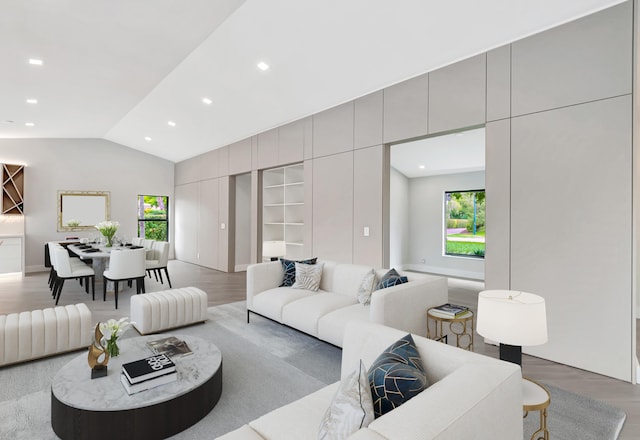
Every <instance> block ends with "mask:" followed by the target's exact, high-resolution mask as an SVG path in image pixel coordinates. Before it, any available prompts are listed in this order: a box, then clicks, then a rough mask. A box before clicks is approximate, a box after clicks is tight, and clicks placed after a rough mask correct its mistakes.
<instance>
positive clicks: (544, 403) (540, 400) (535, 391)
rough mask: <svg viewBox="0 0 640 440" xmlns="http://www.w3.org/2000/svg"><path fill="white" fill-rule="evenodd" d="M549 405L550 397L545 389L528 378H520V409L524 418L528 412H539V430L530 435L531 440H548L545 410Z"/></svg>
mask: <svg viewBox="0 0 640 440" xmlns="http://www.w3.org/2000/svg"><path fill="white" fill-rule="evenodd" d="M550 403H551V396H550V395H549V391H547V389H546V388H545V387H543V386H542V385H540V384H539V383H538V382H535V381H533V380H531V379H529V378H526V377H523V378H522V409H523V411H524V417H527V415H529V411H540V428H538V430H537V431H536V432H534V433H533V434H531V440H549V430H548V429H547V408H548V407H549V404H550Z"/></svg>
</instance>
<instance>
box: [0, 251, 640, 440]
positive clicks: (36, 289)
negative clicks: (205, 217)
mask: <svg viewBox="0 0 640 440" xmlns="http://www.w3.org/2000/svg"><path fill="white" fill-rule="evenodd" d="M169 274H170V276H171V281H172V283H173V286H174V287H186V286H195V287H199V288H201V289H202V290H204V291H205V292H207V295H208V299H209V301H208V302H209V306H216V305H220V304H226V303H230V302H235V301H241V300H244V299H245V291H246V278H245V273H244V272H240V273H232V274H227V273H223V272H218V271H215V270H212V269H207V268H203V267H200V266H196V265H193V264H189V263H185V262H181V261H175V260H172V261H170V262H169ZM47 278H48V273H45V272H41V273H34V274H28V275H27V276H26V277H24V278H22V277H19V276H0V314H7V313H13V312H21V311H25V310H33V309H40V308H45V307H51V306H52V305H53V303H54V301H53V299H52V298H51V294H50V292H49V289H48V286H47ZM146 288H147V292H153V291H158V290H165V289H168V288H169V286H168V284H167V283H166V280H165V284H160V283H158V282H156V281H155V279H150V278H147V279H146ZM483 289H484V285H483V283H481V282H477V281H469V280H460V279H453V278H450V279H449V300H450V301H451V302H453V303H457V304H462V305H465V306H468V307H470V308H471V309H472V310H474V311H475V310H476V308H477V295H478V292H479V291H481V290H483ZM132 294H133V295H135V289H129V288H127V289H124V290H123V291H122V292H121V293H120V295H119V299H118V303H119V309H118V310H115V307H114V300H113V294H108V296H107V300H106V301H102V285H101V284H99V283H96V300H95V301H91V295H86V294H85V293H84V290H83V289H82V287H80V286H79V285H78V283H77V282H72V281H68V282H67V283H66V284H65V286H64V290H63V291H62V295H61V297H60V305H66V304H76V303H79V302H84V303H86V304H87V305H88V306H89V308H90V309H91V311H92V314H93V318H94V320H95V321H103V320H106V319H109V318H120V317H123V316H129V297H130V296H131V295H132ZM474 351H476V352H477V353H482V354H485V355H487V356H491V357H495V358H497V357H498V348H497V347H495V346H493V345H489V344H484V343H483V340H482V338H481V337H480V336H479V335H478V334H475V346H474ZM522 363H523V374H524V375H525V376H528V377H531V378H533V379H535V380H538V381H542V382H546V383H549V384H551V385H555V386H557V387H559V388H562V389H565V390H567V391H572V392H575V393H579V394H582V395H586V396H590V397H592V398H594V399H598V400H601V401H604V402H607V403H609V404H610V405H613V406H616V407H618V408H620V409H622V410H623V411H625V412H626V413H627V420H626V422H625V426H624V428H623V430H622V433H621V435H620V439H622V440H632V439H638V438H640V386H637V385H632V384H629V383H626V382H623V381H619V380H616V379H611V378H608V377H606V376H601V375H599V374H595V373H590V372H588V371H584V370H580V369H577V368H572V367H569V366H566V365H562V364H557V363H555V362H550V361H547V360H544V359H540V358H536V357H533V356H528V355H523V362H522ZM0 371H1V369H0ZM551 438H553V433H551Z"/></svg>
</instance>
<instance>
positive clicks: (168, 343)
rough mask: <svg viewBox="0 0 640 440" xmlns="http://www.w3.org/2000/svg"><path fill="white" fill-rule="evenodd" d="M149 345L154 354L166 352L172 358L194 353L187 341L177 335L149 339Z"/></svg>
mask: <svg viewBox="0 0 640 440" xmlns="http://www.w3.org/2000/svg"><path fill="white" fill-rule="evenodd" d="M147 346H148V347H149V348H150V349H151V351H152V352H153V353H154V354H165V355H167V356H169V357H170V358H175V357H181V356H188V355H190V354H193V352H192V351H191V349H190V348H189V346H188V345H187V343H186V342H185V341H183V340H181V339H178V338H176V337H175V336H169V337H167V338H162V339H156V340H155V341H149V342H147Z"/></svg>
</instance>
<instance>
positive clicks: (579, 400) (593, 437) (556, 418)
mask: <svg viewBox="0 0 640 440" xmlns="http://www.w3.org/2000/svg"><path fill="white" fill-rule="evenodd" d="M543 385H544V386H545V387H546V388H547V390H548V391H549V394H550V395H551V403H550V404H549V408H548V410H547V428H548V429H549V437H550V438H552V439H553V440H577V439H580V440H615V439H617V438H618V436H619V435H620V431H621V430H622V425H624V421H625V419H626V418H627V415H626V414H625V413H624V412H623V411H621V410H620V409H618V408H615V407H613V406H610V405H607V404H606V403H603V402H600V401H599V400H594V399H591V398H589V397H585V396H581V395H579V394H574V393H571V392H569V391H565V390H562V389H560V388H557V387H554V386H552V385H548V384H543ZM539 426H540V412H539V411H532V412H530V413H529V415H528V416H527V417H526V418H525V419H524V438H525V439H528V438H531V434H533V433H534V432H535V431H536V430H537V429H538V428H539Z"/></svg>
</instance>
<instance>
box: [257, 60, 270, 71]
mask: <svg viewBox="0 0 640 440" xmlns="http://www.w3.org/2000/svg"><path fill="white" fill-rule="evenodd" d="M258 69H260V70H263V71H264V70H269V65H268V64H267V63H265V62H264V61H260V62H259V63H258Z"/></svg>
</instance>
